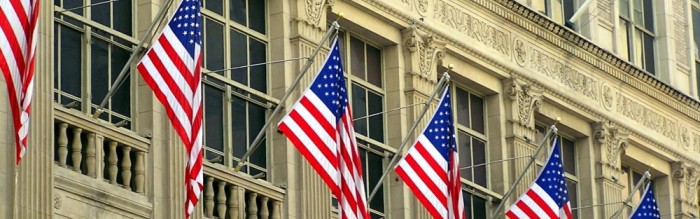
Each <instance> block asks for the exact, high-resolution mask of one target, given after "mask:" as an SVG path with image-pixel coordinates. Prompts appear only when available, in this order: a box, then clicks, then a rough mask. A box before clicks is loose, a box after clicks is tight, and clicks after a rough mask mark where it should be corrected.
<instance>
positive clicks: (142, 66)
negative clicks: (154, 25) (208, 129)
mask: <svg viewBox="0 0 700 219" xmlns="http://www.w3.org/2000/svg"><path fill="white" fill-rule="evenodd" d="M201 23H202V17H201V14H200V3H199V0H183V1H182V2H180V6H178V8H177V10H176V11H175V14H174V15H173V17H172V18H171V19H170V21H169V22H168V25H166V26H165V28H163V32H162V33H161V34H160V35H159V36H158V37H157V41H156V42H154V43H153V45H152V46H151V48H150V49H149V50H148V52H146V55H144V57H143V59H142V60H141V62H139V64H138V70H139V72H141V76H142V77H143V79H144V80H145V81H146V83H147V84H148V86H150V87H151V89H152V90H153V92H154V93H155V95H156V97H157V98H158V100H159V101H160V102H161V103H162V104H163V105H164V106H165V111H166V112H167V114H168V118H170V122H171V123H172V125H173V128H174V129H175V131H176V132H177V134H178V135H179V136H180V139H181V140H182V142H183V143H184V144H185V149H186V151H187V155H188V157H189V159H188V161H187V167H186V169H185V186H186V191H187V193H186V194H187V201H186V203H185V214H186V216H187V217H189V216H190V215H191V214H192V211H194V208H195V206H196V205H197V201H198V200H199V195H200V193H201V192H202V188H203V187H204V185H203V180H202V179H203V176H202V171H203V170H202V168H203V167H202V86H201V84H202V83H201V82H202V78H201V72H202V69H201V63H202V28H201Z"/></svg>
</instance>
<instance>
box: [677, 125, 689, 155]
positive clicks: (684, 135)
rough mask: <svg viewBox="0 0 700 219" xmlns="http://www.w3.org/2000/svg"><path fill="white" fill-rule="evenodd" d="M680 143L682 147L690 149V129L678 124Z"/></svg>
mask: <svg viewBox="0 0 700 219" xmlns="http://www.w3.org/2000/svg"><path fill="white" fill-rule="evenodd" d="M679 133H680V136H679V137H680V144H681V147H682V148H683V149H685V150H686V151H690V131H689V130H688V127H685V126H679Z"/></svg>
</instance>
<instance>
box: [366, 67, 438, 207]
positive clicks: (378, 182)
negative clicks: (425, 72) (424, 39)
mask: <svg viewBox="0 0 700 219" xmlns="http://www.w3.org/2000/svg"><path fill="white" fill-rule="evenodd" d="M449 69H450V70H451V69H452V65H449ZM448 71H449V70H448ZM449 80H450V75H449V74H447V72H445V73H442V78H440V81H439V82H438V84H437V86H435V91H433V94H432V95H430V98H428V101H426V102H427V103H430V102H432V101H433V99H435V96H437V94H438V93H440V91H441V90H443V88H444V87H445V85H446V84H447V81H449ZM429 106H430V104H425V106H423V111H422V112H421V113H420V116H418V118H417V119H416V121H414V122H413V125H412V126H411V128H409V129H408V134H407V135H406V137H404V138H403V141H401V145H400V146H399V149H398V150H396V154H394V157H393V158H391V162H389V166H387V168H386V170H384V173H383V174H382V177H380V178H379V181H377V185H375V186H374V189H372V193H370V194H369V197H368V198H367V203H370V202H371V201H372V198H374V195H376V194H377V191H379V186H381V185H382V183H383V181H384V178H386V176H387V175H389V172H391V169H392V167H393V166H394V165H395V164H396V162H397V161H398V160H399V159H398V158H399V157H401V151H402V150H403V148H404V147H405V146H406V143H408V140H409V139H411V137H412V134H413V132H414V131H415V130H416V127H417V126H418V123H419V122H420V120H421V119H423V116H425V113H427V112H428V107H429Z"/></svg>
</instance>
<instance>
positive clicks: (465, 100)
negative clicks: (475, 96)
mask: <svg viewBox="0 0 700 219" xmlns="http://www.w3.org/2000/svg"><path fill="white" fill-rule="evenodd" d="M456 93H457V108H456V109H455V111H457V123H459V124H460V125H463V126H466V127H469V126H470V125H469V93H467V92H466V91H463V90H461V89H457V92H456Z"/></svg>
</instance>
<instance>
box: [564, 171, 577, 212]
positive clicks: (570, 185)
mask: <svg viewBox="0 0 700 219" xmlns="http://www.w3.org/2000/svg"><path fill="white" fill-rule="evenodd" d="M566 191H568V192H569V201H571V208H572V209H574V208H576V207H578V191H577V184H576V182H574V181H572V180H569V179H566ZM577 212H578V211H573V212H572V213H573V214H572V215H573V216H574V218H578V214H577Z"/></svg>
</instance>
